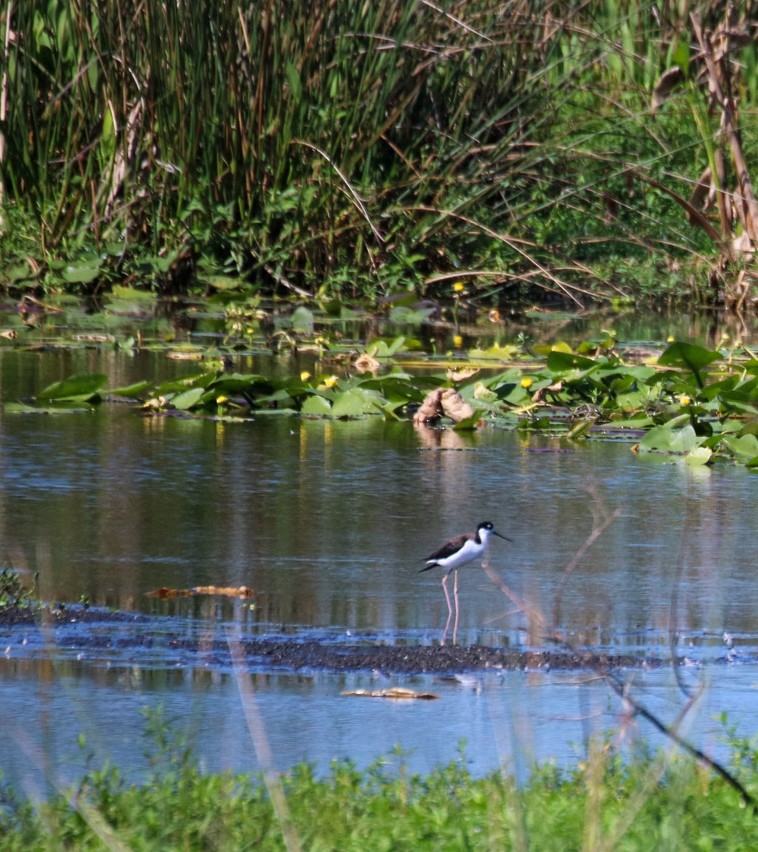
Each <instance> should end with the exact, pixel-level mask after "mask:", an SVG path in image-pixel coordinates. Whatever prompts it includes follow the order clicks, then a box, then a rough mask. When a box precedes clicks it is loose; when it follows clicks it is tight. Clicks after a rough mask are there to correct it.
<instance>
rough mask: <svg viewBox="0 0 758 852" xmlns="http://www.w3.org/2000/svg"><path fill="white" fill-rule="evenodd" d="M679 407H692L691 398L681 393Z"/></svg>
mask: <svg viewBox="0 0 758 852" xmlns="http://www.w3.org/2000/svg"><path fill="white" fill-rule="evenodd" d="M679 405H692V397H691V396H688V395H687V394H686V393H683V394H682V395H681V396H680V397H679Z"/></svg>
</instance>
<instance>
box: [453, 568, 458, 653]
mask: <svg viewBox="0 0 758 852" xmlns="http://www.w3.org/2000/svg"><path fill="white" fill-rule="evenodd" d="M453 573H454V574H455V577H454V578H453V597H454V598H455V624H454V625H453V645H457V644H458V569H457V568H456V569H455V571H454V572H453Z"/></svg>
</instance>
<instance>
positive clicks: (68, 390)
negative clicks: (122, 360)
mask: <svg viewBox="0 0 758 852" xmlns="http://www.w3.org/2000/svg"><path fill="white" fill-rule="evenodd" d="M107 381H108V377H107V376H106V375H105V374H103V373H81V374H79V375H75V376H69V377H68V378H67V379H63V381H60V382H53V384H51V385H48V386H47V387H46V388H45V389H44V390H42V391H40V393H39V394H38V395H37V399H47V400H53V399H58V400H69V401H70V400H79V401H82V402H84V401H86V400H91V399H94V398H95V397H97V396H98V394H99V392H100V390H101V389H102V388H103V386H104V385H105V383H106V382H107Z"/></svg>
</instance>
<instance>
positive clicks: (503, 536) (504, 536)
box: [492, 530, 513, 544]
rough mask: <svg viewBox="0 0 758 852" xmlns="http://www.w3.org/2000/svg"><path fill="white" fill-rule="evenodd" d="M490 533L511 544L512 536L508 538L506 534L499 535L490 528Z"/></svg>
mask: <svg viewBox="0 0 758 852" xmlns="http://www.w3.org/2000/svg"><path fill="white" fill-rule="evenodd" d="M492 535H496V536H497V537H498V538H502V539H503V540H504V541H509V542H510V543H511V544H513V539H512V538H508V536H507V535H501V534H500V533H499V532H498V531H497V530H492Z"/></svg>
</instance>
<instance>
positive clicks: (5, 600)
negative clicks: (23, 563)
mask: <svg viewBox="0 0 758 852" xmlns="http://www.w3.org/2000/svg"><path fill="white" fill-rule="evenodd" d="M39 604H40V600H39V596H38V595H37V593H36V590H35V589H34V588H33V587H28V586H25V585H24V583H23V581H22V579H21V575H20V574H19V573H18V571H16V570H14V569H13V568H3V569H2V570H0V613H2V612H4V611H8V610H18V609H30V608H32V607H36V606H39Z"/></svg>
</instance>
